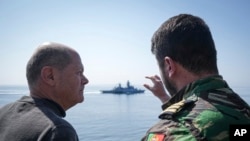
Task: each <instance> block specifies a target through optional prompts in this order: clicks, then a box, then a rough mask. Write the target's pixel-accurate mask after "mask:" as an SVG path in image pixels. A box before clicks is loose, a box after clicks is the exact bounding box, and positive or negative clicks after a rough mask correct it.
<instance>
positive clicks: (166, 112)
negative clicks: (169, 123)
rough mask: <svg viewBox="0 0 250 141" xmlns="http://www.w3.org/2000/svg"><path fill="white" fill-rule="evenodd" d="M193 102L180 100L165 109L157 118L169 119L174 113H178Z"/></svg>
mask: <svg viewBox="0 0 250 141" xmlns="http://www.w3.org/2000/svg"><path fill="white" fill-rule="evenodd" d="M194 102H195V101H194V100H182V101H180V102H177V103H175V104H173V105H170V106H169V107H168V108H166V109H165V110H164V111H163V112H162V113H161V114H160V116H159V118H161V119H170V118H172V116H173V115H174V114H175V113H178V112H179V111H180V110H182V109H183V108H184V107H186V106H188V105H192V104H194Z"/></svg>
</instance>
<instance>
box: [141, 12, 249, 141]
mask: <svg viewBox="0 0 250 141" xmlns="http://www.w3.org/2000/svg"><path fill="white" fill-rule="evenodd" d="M151 51H152V53H153V54H154V55H155V56H156V59H157V62H158V65H159V68H160V72H161V78H162V80H163V82H162V81H161V79H160V77H158V76H150V77H146V78H149V79H150V80H152V82H153V83H154V86H150V85H148V84H145V85H144V86H145V87H146V88H147V89H149V90H150V91H152V92H153V94H154V95H155V96H157V97H158V98H159V99H160V100H161V101H162V102H164V104H163V105H162V109H163V112H162V113H161V114H160V115H159V118H160V121H159V122H158V123H157V124H156V125H154V126H153V127H152V128H150V129H149V130H148V132H147V134H146V135H145V136H144V137H143V139H142V141H176V140H178V141H187V140H188V141H195V140H220V141H221V140H229V127H230V125H232V124H250V108H249V105H248V104H247V103H246V102H245V101H244V100H242V99H241V98H240V97H239V96H238V95H237V94H236V93H235V92H234V91H233V90H232V89H231V88H230V87H229V86H228V84H227V83H226V81H225V80H223V78H222V76H221V75H219V72H218V68H217V59H216V49H215V45H214V41H213V38H212V35H211V32H210V30H209V27H208V26H207V25H206V23H205V22H204V21H203V20H202V19H201V18H199V17H196V16H193V15H189V14H180V15H177V16H174V17H172V18H170V19H169V20H167V21H166V22H165V23H163V24H162V25H161V27H160V28H159V29H158V30H157V31H156V32H155V34H154V36H153V38H152V48H151ZM163 84H164V85H165V87H166V89H167V90H168V91H169V93H170V95H171V98H170V96H168V95H167V94H166V92H165V91H164V88H163Z"/></svg>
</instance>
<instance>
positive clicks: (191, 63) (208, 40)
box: [151, 14, 218, 75]
mask: <svg viewBox="0 0 250 141" xmlns="http://www.w3.org/2000/svg"><path fill="white" fill-rule="evenodd" d="M151 51H152V53H153V54H155V55H156V58H157V60H158V62H159V65H160V67H163V66H164V58H165V57H166V56H168V57H170V58H172V59H173V60H174V61H176V62H178V63H179V64H181V65H182V66H183V67H184V68H185V69H187V70H188V71H189V72H192V73H194V74H197V75H199V74H202V73H216V74H217V73H218V69H217V59H216V49H215V45H214V41H213V38H212V35H211V32H210V30H209V27H208V26H207V25H206V23H205V22H204V21H203V20H202V19H201V18H199V17H196V16H193V15H189V14H180V15H177V16H174V17H172V18H170V19H169V20H167V21H166V22H164V23H163V24H162V25H161V26H160V28H159V29H158V30H157V31H156V32H155V34H154V36H153V38H152V46H151Z"/></svg>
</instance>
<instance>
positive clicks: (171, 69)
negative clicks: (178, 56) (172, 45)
mask: <svg viewBox="0 0 250 141" xmlns="http://www.w3.org/2000/svg"><path fill="white" fill-rule="evenodd" d="M164 66H165V67H164V69H165V72H168V76H169V77H172V76H173V75H174V73H175V72H176V64H175V61H174V60H173V59H171V58H170V57H168V56H166V57H165V58H164Z"/></svg>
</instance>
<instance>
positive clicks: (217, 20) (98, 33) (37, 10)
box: [0, 0, 250, 87]
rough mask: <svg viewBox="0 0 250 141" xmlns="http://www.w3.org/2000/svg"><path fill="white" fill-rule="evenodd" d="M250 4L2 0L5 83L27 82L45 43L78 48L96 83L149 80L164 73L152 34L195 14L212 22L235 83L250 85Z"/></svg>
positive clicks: (223, 70) (221, 58)
mask: <svg viewBox="0 0 250 141" xmlns="http://www.w3.org/2000/svg"><path fill="white" fill-rule="evenodd" d="M249 7H250V2H249V1H248V0H241V1H238V0H231V1H228V0H219V1H217V0H202V1H201V0H188V1H177V0H107V1H103V0H88V1H87V0H71V1H69V0H67V1H66V0H40V1H38V0H37V1H33V0H1V1H0V17H1V19H0V29H1V30H0V31H1V32H0V37H1V38H0V49H1V50H0V66H1V69H0V85H26V78H25V67H26V62H27V61H28V59H29V58H30V56H31V54H32V53H33V51H34V50H35V48H36V47H37V46H38V45H39V44H41V43H42V42H44V41H54V42H60V43H63V44H66V45H69V46H71V47H73V48H75V49H76V50H77V51H78V52H79V53H80V55H81V57H82V61H83V64H84V66H85V75H86V76H87V77H88V78H89V80H90V83H89V85H101V84H117V83H119V82H121V83H124V84H125V82H126V81H127V80H130V81H131V83H133V84H135V85H142V84H143V83H145V82H147V83H150V81H149V80H146V79H145V78H144V77H145V76H146V75H154V74H159V71H158V67H157V65H156V60H155V58H154V56H153V55H152V54H151V52H150V42H151V41H150V40H151V37H152V34H153V33H154V31H155V30H156V29H157V28H158V27H159V26H160V25H161V24H162V23H163V22H164V21H165V20H167V19H168V18H170V17H172V16H174V15H177V14H180V13H189V14H193V15H196V16H200V17H201V18H203V19H204V20H205V22H206V23H207V24H208V25H209V27H210V29H211V32H212V34H213V37H214V41H215V44H216V47H217V52H218V66H219V71H220V74H222V75H223V77H224V78H225V79H226V80H227V81H228V83H229V85H230V86H233V87H239V86H243V87H250V82H249V80H250V75H249V73H250V63H249V61H250V43H249V41H250V15H249V14H250V8H249Z"/></svg>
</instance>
